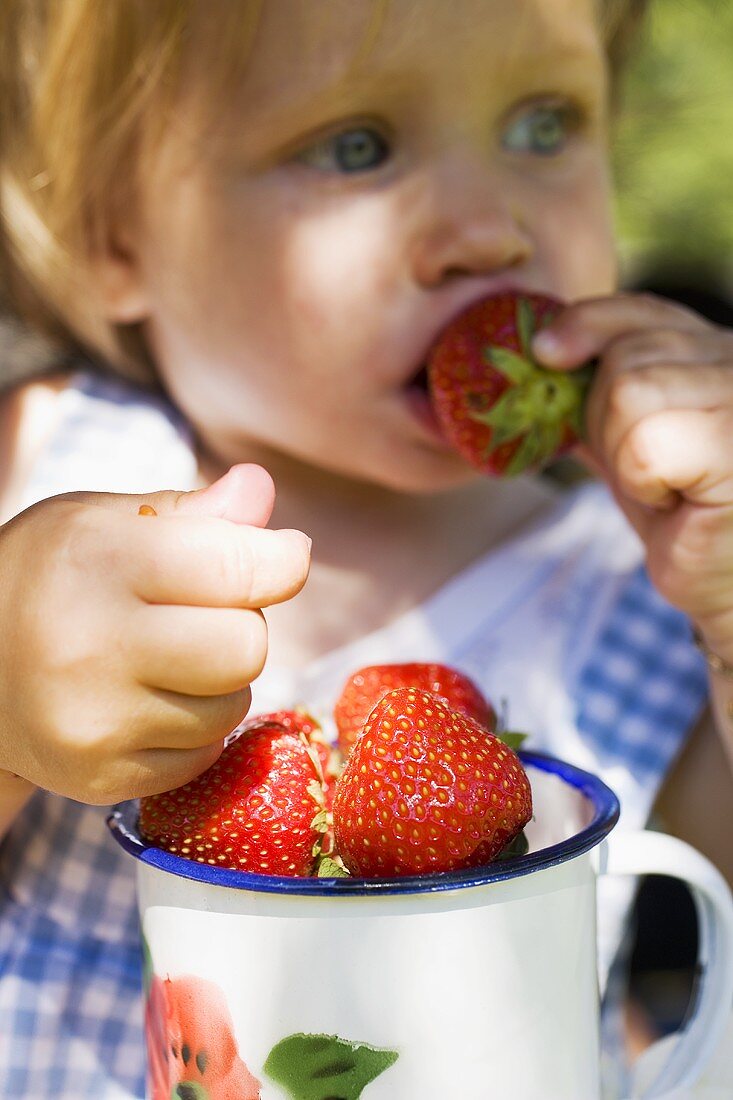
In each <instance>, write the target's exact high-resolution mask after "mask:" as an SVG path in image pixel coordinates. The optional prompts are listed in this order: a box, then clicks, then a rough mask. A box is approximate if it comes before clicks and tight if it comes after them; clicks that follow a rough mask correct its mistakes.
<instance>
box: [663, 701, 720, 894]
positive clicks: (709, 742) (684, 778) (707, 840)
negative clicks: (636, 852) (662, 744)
mask: <svg viewBox="0 0 733 1100" xmlns="http://www.w3.org/2000/svg"><path fill="white" fill-rule="evenodd" d="M656 812H657V815H658V817H659V821H660V824H661V825H662V826H663V828H664V829H665V830H666V831H667V832H670V833H672V834H673V835H675V836H679V837H681V838H682V840H686V841H687V842H688V843H689V844H692V845H693V846H694V847H695V848H697V849H699V851H701V852H702V853H703V854H704V855H706V856H707V857H708V859H710V860H712V862H713V863H714V864H715V865H716V867H718V869H719V870H720V871H721V872H722V874H723V875H725V877H726V878H727V879H728V882H729V883H730V884H731V885H732V886H733V846H731V843H730V838H731V836H733V772H732V771H731V765H730V762H729V760H728V758H727V756H726V753H725V749H724V748H723V745H722V744H721V740H720V735H719V734H718V732H717V731H716V729H715V725H714V723H713V719H712V716H711V714H710V713H709V712H707V711H706V712H705V714H704V715H703V716H702V718H701V719H700V721H699V722H698V724H697V726H696V727H695V729H694V730H693V732H692V734H691V736H690V739H689V741H688V742H687V744H686V745H685V748H684V749H683V751H682V754H681V755H680V757H679V759H678V760H677V762H676V764H675V765H674V767H673V768H672V770H671V772H670V773H669V775H668V777H667V779H666V781H665V783H664V786H663V787H662V790H661V791H660V794H659V797H658V799H657V804H656Z"/></svg>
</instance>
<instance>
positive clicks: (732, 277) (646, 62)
mask: <svg viewBox="0 0 733 1100" xmlns="http://www.w3.org/2000/svg"><path fill="white" fill-rule="evenodd" d="M614 160H615V170H616V180H617V188H618V221H619V230H620V236H621V255H622V263H623V267H624V271H625V281H626V282H627V283H629V282H635V281H636V280H637V278H639V277H641V279H642V281H643V279H644V277H645V273H646V271H647V270H648V269H650V268H652V267H653V268H655V269H658V268H659V267H661V268H663V269H666V270H671V272H672V273H673V274H674V275H679V276H680V277H682V278H686V279H688V280H689V279H690V278H692V279H695V278H698V280H704V281H706V282H707V283H708V284H709V283H711V282H712V283H716V282H717V283H718V284H719V285H721V286H723V287H727V289H728V291H730V290H731V288H732V286H733V3H731V2H730V0H656V2H654V0H653V2H652V4H651V8H650V11H649V15H648V19H647V22H646V24H645V26H644V28H643V30H642V33H641V37H640V39H639V43H638V45H637V46H636V47H635V48H634V50H633V52H632V54H631V57H630V63H629V66H628V69H627V71H626V74H625V77H624V79H623V81H622V83H621V103H620V114H619V120H618V124H617V128H616V134H615V139H614Z"/></svg>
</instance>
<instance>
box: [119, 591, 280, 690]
mask: <svg viewBox="0 0 733 1100" xmlns="http://www.w3.org/2000/svg"><path fill="white" fill-rule="evenodd" d="M130 630H131V636H130V638H129V641H128V643H127V646H128V652H129V657H130V668H131V672H132V674H133V676H135V677H136V679H137V680H138V682H139V683H141V684H144V685H146V686H147V687H155V688H160V689H162V690H164V691H172V692H178V693H180V694H182V695H199V696H200V695H203V696H209V695H229V694H231V693H233V692H238V691H241V690H242V689H243V688H245V687H247V685H248V684H251V683H252V681H253V680H255V679H256V678H257V677H258V676H259V674H260V673H261V672H262V668H263V666H264V663H265V657H266V656H267V625H266V623H265V619H264V616H263V614H262V612H261V611H249V610H240V609H238V608H232V607H217V608H213V609H212V608H209V607H180V606H160V605H152V604H145V605H144V606H142V607H140V608H139V610H138V612H137V613H136V614H135V615H133V616H132V619H131V622H130Z"/></svg>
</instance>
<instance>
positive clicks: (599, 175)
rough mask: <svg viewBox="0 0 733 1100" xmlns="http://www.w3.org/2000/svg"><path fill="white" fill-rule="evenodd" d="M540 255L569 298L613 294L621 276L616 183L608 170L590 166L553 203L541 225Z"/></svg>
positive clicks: (561, 294)
mask: <svg viewBox="0 0 733 1100" xmlns="http://www.w3.org/2000/svg"><path fill="white" fill-rule="evenodd" d="M535 240H536V244H537V252H538V258H539V260H540V262H541V263H542V266H543V268H544V269H545V271H546V273H547V275H548V277H549V280H550V286H552V288H553V290H554V292H555V293H556V294H557V295H558V297H560V298H563V299H565V300H566V301H575V300H576V299H578V298H593V297H596V296H600V295H604V294H611V293H612V292H613V291H614V290H615V289H616V286H617V282H618V259H617V252H616V243H615V239H614V226H613V213H612V200H611V191H610V185H609V181H608V178H607V175H606V173H605V171H603V170H601V169H600V168H599V169H597V170H595V171H592V172H589V173H588V177H587V179H586V180H585V181H579V184H578V186H577V187H576V188H573V189H572V190H570V191H563V192H562V193H561V194H559V195H558V196H557V198H556V200H555V201H552V202H551V203H550V207H549V209H548V214H547V216H546V217H544V218H543V219H542V220H541V222H540V224H539V225H538V226H537V229H536V234H535Z"/></svg>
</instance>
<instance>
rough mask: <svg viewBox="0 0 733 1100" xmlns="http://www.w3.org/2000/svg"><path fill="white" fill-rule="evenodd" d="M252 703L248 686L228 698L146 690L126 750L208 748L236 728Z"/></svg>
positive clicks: (225, 696)
mask: <svg viewBox="0 0 733 1100" xmlns="http://www.w3.org/2000/svg"><path fill="white" fill-rule="evenodd" d="M251 702H252V693H251V691H250V689H249V688H248V687H246V688H243V689H242V690H241V691H235V692H232V693H231V694H230V695H208V696H203V695H189V694H185V693H181V692H174V691H163V690H162V689H158V688H145V689H143V695H142V699H141V701H140V704H139V707H138V713H137V715H136V717H135V720H134V722H132V723H131V725H130V731H129V736H128V740H127V747H128V748H129V749H130V750H131V751H141V750H147V749H181V750H184V749H185V750H187V751H188V750H193V749H205V748H207V747H211V746H212V745H216V744H218V743H220V742H221V741H223V740H224V738H225V737H227V736H228V735H229V734H230V733H231V732H232V730H234V729H236V727H237V726H238V725H239V723H240V722H241V721H242V719H243V718H244V717H245V715H246V714H247V712H248V710H249V708H250V705H251Z"/></svg>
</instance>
